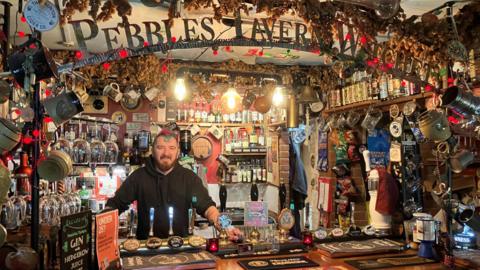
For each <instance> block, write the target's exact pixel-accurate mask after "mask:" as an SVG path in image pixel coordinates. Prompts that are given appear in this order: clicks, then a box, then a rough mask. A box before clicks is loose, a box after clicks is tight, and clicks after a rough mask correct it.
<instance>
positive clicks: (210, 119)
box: [207, 104, 215, 123]
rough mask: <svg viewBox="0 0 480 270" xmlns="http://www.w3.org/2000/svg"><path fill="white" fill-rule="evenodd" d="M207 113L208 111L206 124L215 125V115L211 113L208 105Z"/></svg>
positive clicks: (211, 110) (211, 109) (210, 107)
mask: <svg viewBox="0 0 480 270" xmlns="http://www.w3.org/2000/svg"><path fill="white" fill-rule="evenodd" d="M207 111H208V116H207V122H208V123H215V114H214V113H213V108H212V106H211V105H209V104H207Z"/></svg>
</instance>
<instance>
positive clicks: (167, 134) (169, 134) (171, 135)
mask: <svg viewBox="0 0 480 270" xmlns="http://www.w3.org/2000/svg"><path fill="white" fill-rule="evenodd" d="M160 137H161V138H163V140H165V141H169V140H171V139H174V140H175V141H177V144H178V137H177V133H175V132H173V131H171V130H169V129H166V128H162V129H161V130H160V132H159V133H158V134H157V136H155V139H153V143H152V147H155V144H156V143H157V140H158V138H160Z"/></svg>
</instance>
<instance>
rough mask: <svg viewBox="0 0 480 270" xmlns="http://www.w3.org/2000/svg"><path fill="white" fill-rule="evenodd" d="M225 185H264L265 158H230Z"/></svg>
mask: <svg viewBox="0 0 480 270" xmlns="http://www.w3.org/2000/svg"><path fill="white" fill-rule="evenodd" d="M229 160H230V165H229V166H228V171H229V173H227V175H226V176H225V183H252V182H253V183H266V182H267V169H266V167H265V158H248V159H246V158H245V157H231V158H230V159H229Z"/></svg>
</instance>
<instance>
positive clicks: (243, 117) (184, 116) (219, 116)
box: [176, 98, 264, 126]
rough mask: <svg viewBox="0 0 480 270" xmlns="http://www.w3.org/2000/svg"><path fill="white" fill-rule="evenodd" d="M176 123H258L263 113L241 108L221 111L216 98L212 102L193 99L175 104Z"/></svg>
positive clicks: (227, 124) (262, 118) (262, 119)
mask: <svg viewBox="0 0 480 270" xmlns="http://www.w3.org/2000/svg"><path fill="white" fill-rule="evenodd" d="M176 121H177V125H193V124H203V125H208V124H210V125H211V124H218V125H225V126H229V125H233V126H236V125H242V124H256V125H260V124H262V123H263V121H264V115H263V114H262V113H259V112H257V111H255V110H249V109H248V110H247V109H245V110H241V111H238V112H236V113H223V112H222V107H221V104H220V102H219V100H218V98H215V99H214V100H213V101H212V102H210V103H208V102H207V101H205V100H204V99H203V100H200V99H197V100H194V101H192V102H183V103H179V104H178V106H177V116H176Z"/></svg>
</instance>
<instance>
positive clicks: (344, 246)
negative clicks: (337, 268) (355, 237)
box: [315, 239, 404, 258]
mask: <svg viewBox="0 0 480 270" xmlns="http://www.w3.org/2000/svg"><path fill="white" fill-rule="evenodd" d="M315 246H316V247H317V248H318V249H319V251H320V253H322V254H324V255H327V256H330V257H332V258H341V257H351V256H360V255H371V254H380V253H388V252H392V251H402V250H403V249H404V245H403V243H400V242H396V241H393V240H390V239H369V240H365V241H346V242H339V243H322V244H316V245H315Z"/></svg>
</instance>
